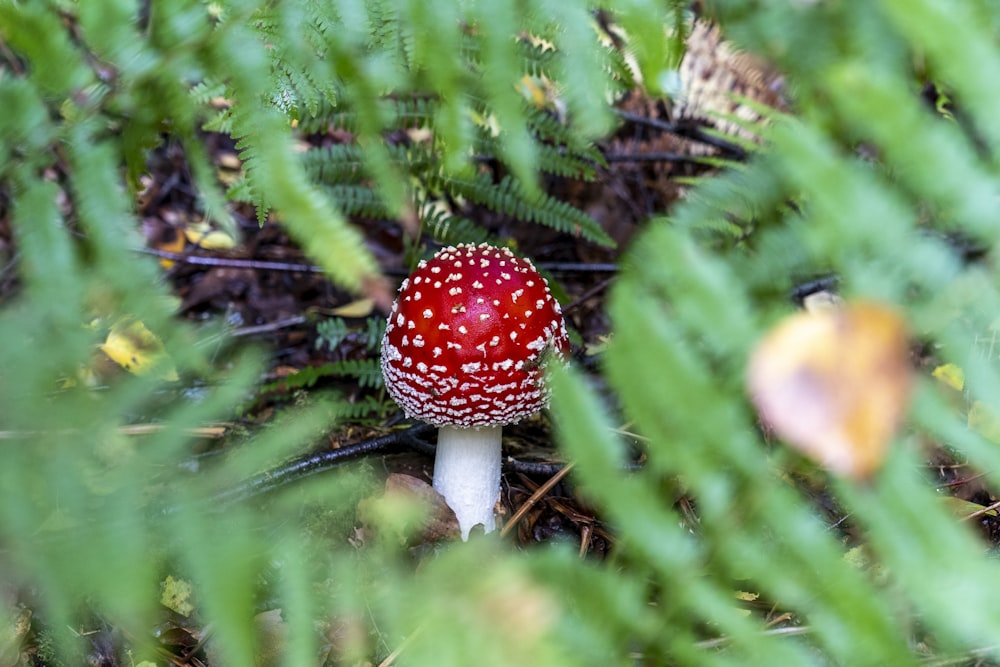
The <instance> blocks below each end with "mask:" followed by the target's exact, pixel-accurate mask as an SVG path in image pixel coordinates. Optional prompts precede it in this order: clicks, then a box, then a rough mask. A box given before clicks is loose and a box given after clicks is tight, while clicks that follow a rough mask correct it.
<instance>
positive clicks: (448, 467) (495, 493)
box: [434, 426, 503, 540]
mask: <svg viewBox="0 0 1000 667" xmlns="http://www.w3.org/2000/svg"><path fill="white" fill-rule="evenodd" d="M502 430H503V429H502V427H500V426H483V427H480V428H457V427H454V426H442V427H441V428H440V430H438V442H437V453H436V454H435V457H434V488H435V489H437V491H438V493H440V494H441V495H442V496H444V499H445V501H447V503H448V506H449V507H450V508H451V509H452V510H453V511H454V512H455V516H457V517H458V525H459V527H461V529H462V539H463V540H467V539H469V531H471V530H472V528H473V527H474V526H476V525H477V524H482V526H483V529H484V531H485V532H487V533H490V532H493V530H494V529H495V528H496V521H495V519H494V516H493V508H494V506H495V505H496V502H497V498H498V497H499V496H500V435H501V432H502Z"/></svg>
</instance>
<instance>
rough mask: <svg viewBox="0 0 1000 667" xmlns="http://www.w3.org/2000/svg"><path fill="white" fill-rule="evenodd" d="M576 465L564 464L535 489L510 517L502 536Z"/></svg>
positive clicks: (501, 532) (501, 533)
mask: <svg viewBox="0 0 1000 667" xmlns="http://www.w3.org/2000/svg"><path fill="white" fill-rule="evenodd" d="M574 465H576V464H575V463H569V464H567V465H565V466H563V468H562V470H560V471H559V472H557V473H556V474H554V475H552V477H550V478H548V479H547V480H545V483H544V484H542V485H541V486H540V487H538V488H537V489H535V492H534V493H532V494H531V496H530V497H529V498H528V499H527V500H525V501H524V503H522V505H521V506H520V507H519V508H517V511H516V512H514V516H512V517H511V518H510V521H508V522H507V523H506V525H504V527H503V529H502V530H501V531H500V537H505V536H506V535H507V533H509V532H510V531H511V529H512V528H513V527H514V526H516V525H517V522H518V521H520V520H521V519H522V518H523V517H524V515H525V514H527V513H528V510H530V509H531V508H532V507H534V506H535V503H537V502H538V501H539V500H541V499H542V498H544V497H545V494H546V493H548V492H549V491H551V490H552V487H553V486H555V485H556V484H558V483H559V481H560V480H562V478H563V477H565V476H566V475H568V474H569V471H570V470H572V469H573V466H574Z"/></svg>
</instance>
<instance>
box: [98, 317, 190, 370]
mask: <svg viewBox="0 0 1000 667" xmlns="http://www.w3.org/2000/svg"><path fill="white" fill-rule="evenodd" d="M101 351H102V352H104V354H106V355H108V358H109V359H111V360H112V361H114V362H115V363H116V364H118V365H119V366H121V367H122V368H124V369H125V370H127V371H129V372H130V373H135V374H136V375H145V374H146V373H149V372H150V371H155V372H156V374H157V377H160V378H162V379H164V380H168V381H170V382H175V381H177V380H178V379H179V377H178V375H177V370H176V368H175V367H174V364H173V362H172V361H171V360H170V357H169V356H168V355H167V353H166V350H165V349H164V348H163V342H162V341H161V340H160V339H159V338H158V337H157V336H156V334H154V333H153V332H152V331H150V330H149V329H147V328H146V325H145V324H143V323H142V322H140V321H139V320H133V319H130V318H122V319H120V320H118V321H117V322H115V323H114V325H112V327H111V331H109V332H108V337H107V338H106V339H105V341H104V344H103V345H101Z"/></svg>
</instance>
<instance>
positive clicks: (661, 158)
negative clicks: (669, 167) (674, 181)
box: [604, 152, 703, 162]
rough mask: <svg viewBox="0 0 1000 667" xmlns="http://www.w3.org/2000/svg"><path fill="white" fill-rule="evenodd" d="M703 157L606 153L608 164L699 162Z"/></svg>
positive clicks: (663, 153)
mask: <svg viewBox="0 0 1000 667" xmlns="http://www.w3.org/2000/svg"><path fill="white" fill-rule="evenodd" d="M702 157H703V156H700V155H685V154H684V153H669V152H666V153H665V152H657V153H605V154H604V159H605V160H606V161H607V162H698V161H699V160H700V159H701V158H702Z"/></svg>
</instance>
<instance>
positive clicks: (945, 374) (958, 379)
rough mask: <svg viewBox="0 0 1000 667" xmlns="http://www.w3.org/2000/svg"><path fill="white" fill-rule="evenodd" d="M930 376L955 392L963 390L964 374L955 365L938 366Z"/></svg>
mask: <svg viewBox="0 0 1000 667" xmlns="http://www.w3.org/2000/svg"><path fill="white" fill-rule="evenodd" d="M931 375H933V376H934V377H936V378H937V379H938V380H940V381H941V382H943V383H944V384H946V385H948V386H949V387H951V388H952V389H954V390H956V391H962V389H964V388H965V373H963V372H962V369H961V368H959V367H958V366H956V365H955V364H944V365H942V366H938V367H937V368H935V369H934V371H933V372H932V373H931Z"/></svg>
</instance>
